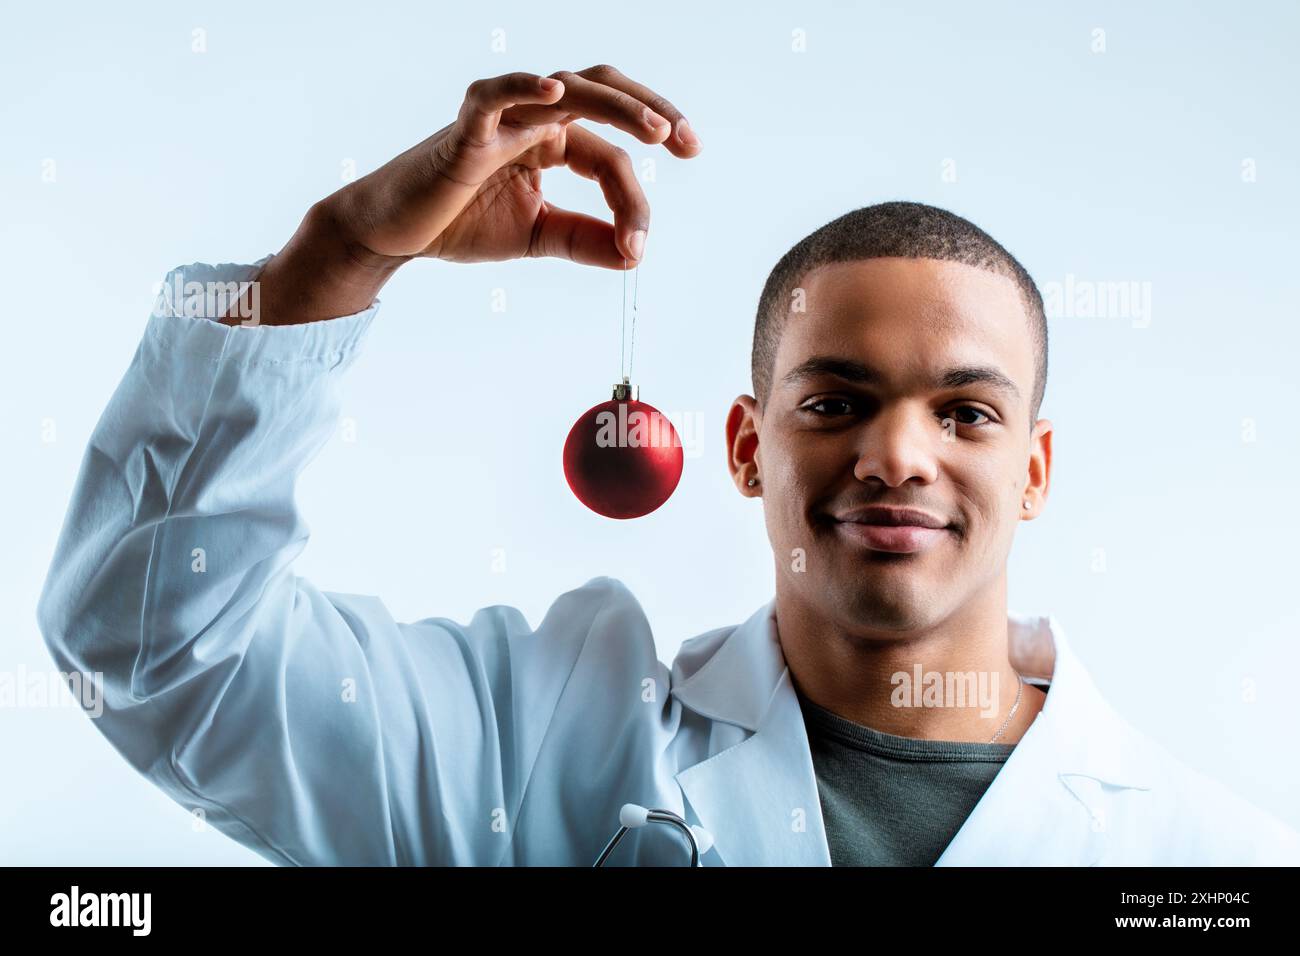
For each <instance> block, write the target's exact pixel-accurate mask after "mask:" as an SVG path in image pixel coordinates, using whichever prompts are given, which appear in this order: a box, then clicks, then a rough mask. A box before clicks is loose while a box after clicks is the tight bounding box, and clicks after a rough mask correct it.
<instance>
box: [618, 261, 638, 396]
mask: <svg viewBox="0 0 1300 956" xmlns="http://www.w3.org/2000/svg"><path fill="white" fill-rule="evenodd" d="M634 271H635V272H636V278H635V279H633V280H632V346H631V348H628V349H626V352H627V371H626V372H624V371H623V354H624V350H625V349H624V340H625V339H626V337H627V272H628V270H627V259H624V260H623V327H622V329H621V330H620V332H619V338H618V371H619V375H620V376H621V377H622V379H623V381H625V382H628V381H631V376H632V358H633V355H634V354H635V353H636V300H637V290H638V289H639V288H640V286H641V267H640V266H637V267H636V269H635V270H634Z"/></svg>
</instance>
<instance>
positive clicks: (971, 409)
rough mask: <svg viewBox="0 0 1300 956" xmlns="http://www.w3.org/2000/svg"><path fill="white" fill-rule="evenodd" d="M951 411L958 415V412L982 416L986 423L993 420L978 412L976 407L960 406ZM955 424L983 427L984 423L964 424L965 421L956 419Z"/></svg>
mask: <svg viewBox="0 0 1300 956" xmlns="http://www.w3.org/2000/svg"><path fill="white" fill-rule="evenodd" d="M953 411H954V412H958V413H960V412H974V413H975V414H976V415H983V416H984V418H985V419H987V420H988V421H992V420H993V419H992V418H990V417H989V416H988V415H986V414H984V412H982V411H980V410H979V409H978V408H976V407H975V406H973V405H960V406H958V407H957V408H955V409H953ZM945 417H949V416H945ZM957 424H958V425H983V424H985V422H965V421H961V420H960V419H957Z"/></svg>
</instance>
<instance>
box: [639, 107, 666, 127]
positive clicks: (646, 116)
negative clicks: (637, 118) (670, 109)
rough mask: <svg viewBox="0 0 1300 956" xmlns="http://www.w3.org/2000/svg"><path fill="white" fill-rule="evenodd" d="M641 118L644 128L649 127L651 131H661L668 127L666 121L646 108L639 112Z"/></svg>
mask: <svg viewBox="0 0 1300 956" xmlns="http://www.w3.org/2000/svg"><path fill="white" fill-rule="evenodd" d="M641 118H642V119H643V120H645V124H646V126H649V127H650V128H651V129H663V128H664V127H665V126H667V125H668V120H666V119H664V118H663V117H662V116H660V115H659V114H658V113H656V112H655V111H654V110H652V109H650V107H648V106H647V107H646V108H645V109H643V110H642V111H641Z"/></svg>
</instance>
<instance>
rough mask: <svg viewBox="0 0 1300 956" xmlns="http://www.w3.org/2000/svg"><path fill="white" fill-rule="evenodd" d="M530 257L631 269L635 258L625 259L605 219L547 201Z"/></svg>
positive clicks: (607, 267) (608, 267) (610, 226)
mask: <svg viewBox="0 0 1300 956" xmlns="http://www.w3.org/2000/svg"><path fill="white" fill-rule="evenodd" d="M528 255H530V256H551V257H554V258H557V259H569V260H571V261H573V262H577V263H579V264H580V265H584V266H600V267H602V268H604V269H618V270H619V271H622V270H624V269H630V268H633V267H634V266H636V264H637V262H636V260H635V259H627V258H625V257H624V256H623V255H622V254H621V253H620V252H619V251H618V247H617V246H615V245H614V227H613V226H612V225H610V224H609V223H607V222H605V221H604V220H601V219H597V218H596V217H595V216H588V215H587V214H586V213H582V212H574V211H573V210H571V209H560V208H559V207H558V206H552V205H551V204H550V203H546V204H545V205H544V206H543V208H542V212H541V215H539V216H538V218H537V227H536V229H535V230H534V232H533V239H532V242H531V244H530V245H529V248H528Z"/></svg>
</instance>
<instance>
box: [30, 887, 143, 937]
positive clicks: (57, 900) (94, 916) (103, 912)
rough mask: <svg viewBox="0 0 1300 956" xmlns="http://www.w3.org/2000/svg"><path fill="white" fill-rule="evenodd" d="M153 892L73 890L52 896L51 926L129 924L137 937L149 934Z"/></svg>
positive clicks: (77, 888) (78, 888) (75, 888)
mask: <svg viewBox="0 0 1300 956" xmlns="http://www.w3.org/2000/svg"><path fill="white" fill-rule="evenodd" d="M151 902H152V895H151V894H149V893H87V894H85V895H84V896H83V895H82V893H81V891H80V887H77V886H74V887H73V888H72V892H71V893H55V894H54V895H53V896H51V897H50V925H51V926H129V927H131V933H132V935H134V936H148V935H149V924H150V918H149V911H150V905H151Z"/></svg>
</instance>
